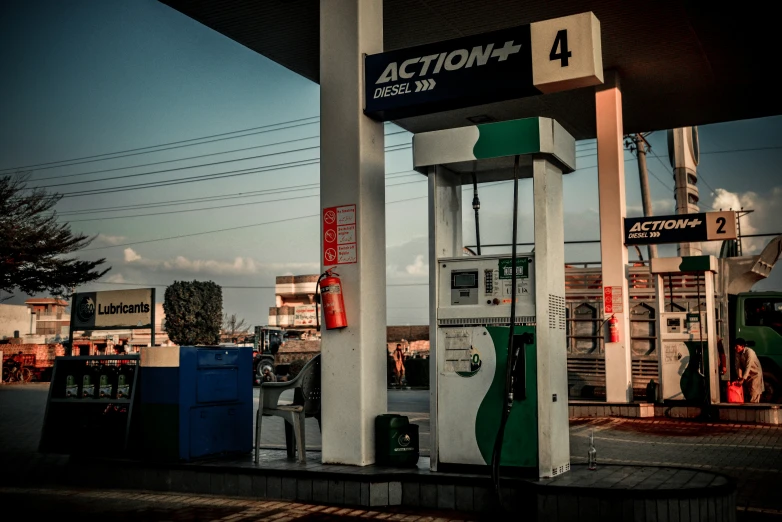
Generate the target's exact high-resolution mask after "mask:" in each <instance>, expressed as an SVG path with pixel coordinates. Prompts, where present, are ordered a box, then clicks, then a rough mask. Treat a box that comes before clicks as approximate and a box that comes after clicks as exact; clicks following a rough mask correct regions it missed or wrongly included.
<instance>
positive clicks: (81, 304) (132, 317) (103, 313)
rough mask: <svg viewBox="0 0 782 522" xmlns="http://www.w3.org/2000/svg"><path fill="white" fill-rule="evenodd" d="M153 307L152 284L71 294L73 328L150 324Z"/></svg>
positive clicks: (130, 326) (129, 326)
mask: <svg viewBox="0 0 782 522" xmlns="http://www.w3.org/2000/svg"><path fill="white" fill-rule="evenodd" d="M154 309H155V290H154V289H153V288H143V289H134V290H112V291H106V292H85V293H79V294H73V300H72V301H71V324H72V329H73V330H110V329H114V328H151V327H152V323H153V320H154Z"/></svg>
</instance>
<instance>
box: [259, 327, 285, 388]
mask: <svg viewBox="0 0 782 522" xmlns="http://www.w3.org/2000/svg"><path fill="white" fill-rule="evenodd" d="M284 340H285V332H284V331H283V330H282V328H278V327H274V326H257V327H256V328H255V340H254V344H255V351H254V352H253V354H254V356H253V384H254V385H256V386H260V384H261V382H263V374H264V371H265V370H266V369H267V368H268V369H269V371H271V372H272V373H275V370H276V367H275V363H274V356H275V355H277V351H278V350H279V349H280V345H282V343H283V342H284Z"/></svg>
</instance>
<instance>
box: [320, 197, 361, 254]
mask: <svg viewBox="0 0 782 522" xmlns="http://www.w3.org/2000/svg"><path fill="white" fill-rule="evenodd" d="M357 260H358V256H357V251H356V205H343V206H341V207H327V208H324V209H323V266H334V265H345V264H350V263H355V262H357Z"/></svg>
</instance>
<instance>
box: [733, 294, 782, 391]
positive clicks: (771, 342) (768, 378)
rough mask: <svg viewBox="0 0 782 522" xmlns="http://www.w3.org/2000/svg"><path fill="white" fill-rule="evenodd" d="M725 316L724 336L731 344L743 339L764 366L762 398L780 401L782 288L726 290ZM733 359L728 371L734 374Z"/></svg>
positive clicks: (781, 382)
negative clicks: (726, 323) (748, 290)
mask: <svg viewBox="0 0 782 522" xmlns="http://www.w3.org/2000/svg"><path fill="white" fill-rule="evenodd" d="M728 318H729V320H728V323H729V327H728V332H727V333H728V335H727V336H725V337H723V339H726V338H727V339H729V340H730V346H733V340H734V339H736V338H737V337H742V338H743V339H745V340H746V341H747V344H748V345H749V346H750V348H752V349H753V350H755V353H756V354H757V356H758V359H759V360H760V364H761V366H762V367H763V381H764V383H765V386H766V392H765V394H764V397H763V398H761V400H762V401H763V402H780V401H782V292H744V293H741V294H736V295H731V294H728ZM723 333H724V332H723ZM731 353H732V352H731ZM732 359H733V358H732V357H731V361H730V364H731V372H730V375H731V376H734V375H736V368H735V366H736V363H735V361H733V360H732Z"/></svg>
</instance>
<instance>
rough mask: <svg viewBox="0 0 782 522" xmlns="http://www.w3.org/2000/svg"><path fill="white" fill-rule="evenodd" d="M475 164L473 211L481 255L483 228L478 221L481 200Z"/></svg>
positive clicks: (479, 253) (476, 240) (478, 248)
mask: <svg viewBox="0 0 782 522" xmlns="http://www.w3.org/2000/svg"><path fill="white" fill-rule="evenodd" d="M475 163H476V162H473V170H472V209H473V210H474V211H475V245H476V246H477V250H478V255H481V226H480V223H479V221H478V211H479V210H480V209H481V200H480V199H478V177H477V176H476V175H475Z"/></svg>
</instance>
